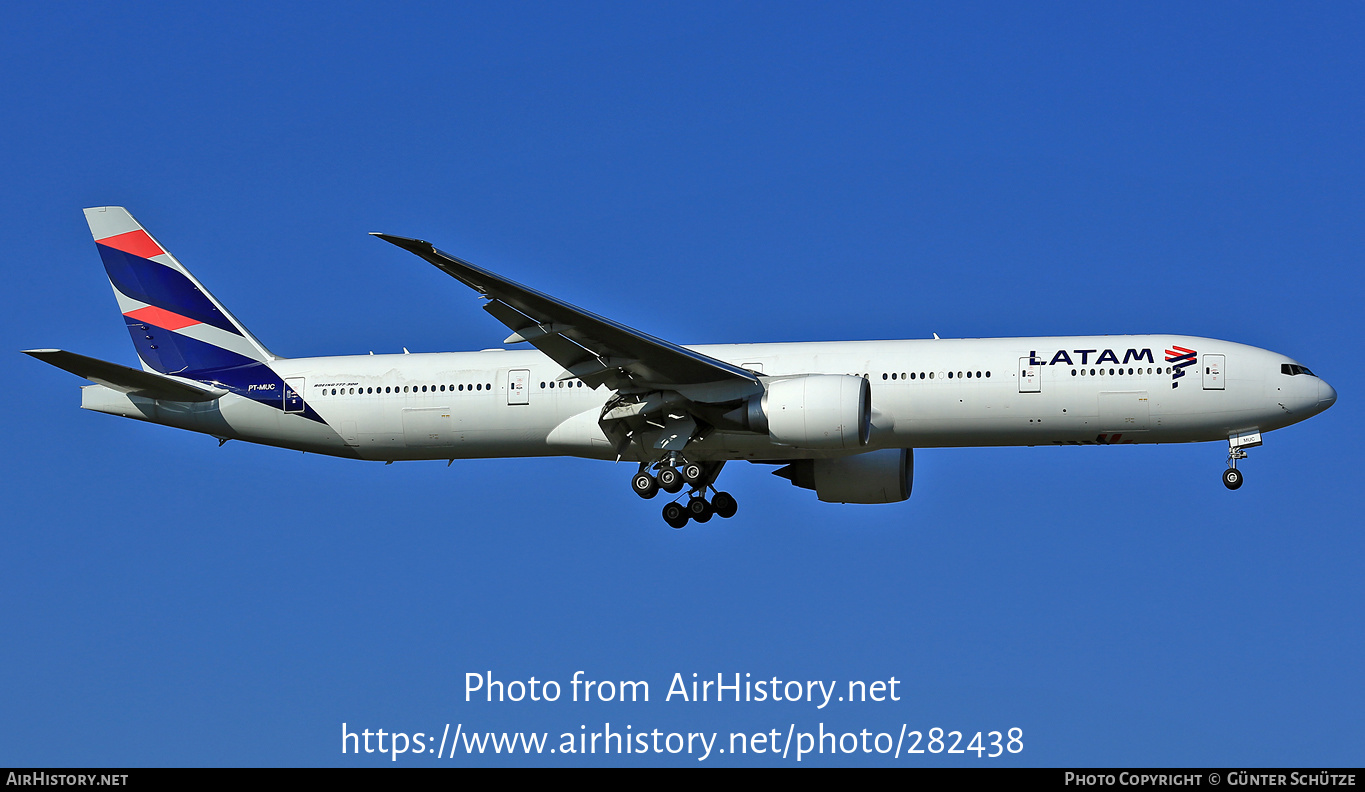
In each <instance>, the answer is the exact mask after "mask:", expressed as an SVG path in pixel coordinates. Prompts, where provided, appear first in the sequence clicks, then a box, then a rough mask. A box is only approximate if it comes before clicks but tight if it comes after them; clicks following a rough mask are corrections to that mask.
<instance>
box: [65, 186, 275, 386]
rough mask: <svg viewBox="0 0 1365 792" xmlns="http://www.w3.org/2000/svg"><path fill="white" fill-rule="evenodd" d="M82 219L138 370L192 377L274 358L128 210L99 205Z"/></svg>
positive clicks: (86, 212) (88, 210)
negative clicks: (125, 327) (139, 361)
mask: <svg viewBox="0 0 1365 792" xmlns="http://www.w3.org/2000/svg"><path fill="white" fill-rule="evenodd" d="M85 219H86V222H88V223H89V224H90V234H91V235H92V236H93V237H94V238H95V246H96V248H98V249H99V252H100V258H101V259H103V260H104V269H105V271H106V272H107V273H108V274H109V283H110V285H111V286H113V287H114V296H115V297H116V298H117V299H118V307H119V311H120V312H121V313H122V314H123V318H124V321H125V322H126V323H127V325H128V332H129V334H130V335H131V336H132V338H133V346H134V347H136V348H137V354H138V357H139V358H141V359H142V364H143V366H144V367H145V368H147V369H150V370H152V371H157V372H160V373H162V374H177V375H181V376H194V375H195V374H197V373H199V372H206V371H218V370H222V369H231V368H236V367H239V366H247V365H253V364H257V363H264V362H267V361H270V360H273V359H274V357H275V356H274V355H272V354H270V352H269V350H267V349H266V348H265V346H264V345H263V344H261V342H260V341H258V340H257V339H256V337H255V336H253V335H252V334H251V333H250V331H248V330H247V329H246V328H245V327H243V326H242V323H241V322H239V321H237V319H236V317H234V316H233V315H232V314H231V313H229V312H228V310H227V309H226V308H224V307H223V305H222V303H220V302H218V300H216V299H215V298H214V296H213V295H212V294H209V291H208V289H205V288H204V286H203V284H201V283H200V282H199V281H198V280H196V279H195V277H194V276H193V275H191V274H190V271H189V270H187V269H185V267H184V265H182V264H181V263H180V262H179V261H177V260H176V258H175V257H174V256H172V255H171V254H170V253H168V252H167V251H166V248H164V247H162V246H161V243H159V242H157V241H156V240H155V239H154V238H152V235H151V234H148V233H147V231H146V230H145V229H143V227H142V226H141V225H140V224H139V223H138V222H137V221H136V220H134V219H133V216H132V215H130V214H128V210H126V209H124V208H123V207H121V206H99V207H95V208H91V209H86V210H85Z"/></svg>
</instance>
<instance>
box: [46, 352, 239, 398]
mask: <svg viewBox="0 0 1365 792" xmlns="http://www.w3.org/2000/svg"><path fill="white" fill-rule="evenodd" d="M23 352H24V354H25V355H29V356H31V357H35V358H38V359H39V360H41V361H43V362H44V363H50V364H52V365H54V366H56V367H57V368H59V369H62V370H63V371H69V372H71V373H72V374H75V375H76V376H78V377H85V378H86V379H88V380H90V381H91V382H94V383H96V384H98V385H103V386H105V387H106V388H113V389H114V390H116V391H119V392H121V393H128V394H131V395H133V396H142V397H144V398H147V399H163V400H165V401H177V402H205V401H213V400H214V399H217V398H219V397H220V396H223V395H225V394H226V393H227V391H225V390H217V389H214V388H206V387H204V386H202V385H195V384H192V383H188V382H184V381H182V380H178V379H174V378H171V377H167V376H163V375H161V374H155V373H153V372H150V371H140V370H138V369H134V368H128V367H127V366H120V365H119V364H117V363H110V362H108V361H104V360H98V359H96V358H92V357H86V356H85V355H77V354H76V353H75V352H67V351H65V350H61V349H25V350H23Z"/></svg>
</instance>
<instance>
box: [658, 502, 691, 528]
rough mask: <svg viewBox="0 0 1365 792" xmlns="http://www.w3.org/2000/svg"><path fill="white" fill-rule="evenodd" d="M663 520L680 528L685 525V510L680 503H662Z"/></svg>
mask: <svg viewBox="0 0 1365 792" xmlns="http://www.w3.org/2000/svg"><path fill="white" fill-rule="evenodd" d="M664 522H666V523H668V524H669V525H671V526H673V527H674V528H681V527H683V526H684V525H687V510H686V509H684V508H683V507H682V504H680V503H676V502H675V503H667V504H664Z"/></svg>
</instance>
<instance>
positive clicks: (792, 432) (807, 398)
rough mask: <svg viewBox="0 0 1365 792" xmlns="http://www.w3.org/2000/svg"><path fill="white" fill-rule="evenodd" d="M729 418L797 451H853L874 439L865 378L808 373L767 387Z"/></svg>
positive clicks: (768, 383) (776, 381) (770, 382)
mask: <svg viewBox="0 0 1365 792" xmlns="http://www.w3.org/2000/svg"><path fill="white" fill-rule="evenodd" d="M727 417H728V418H733V419H737V420H738V421H739V422H740V423H741V424H742V425H743V426H744V428H745V429H748V430H749V431H753V432H767V434H768V436H769V437H771V438H772V440H773V442H774V443H778V444H780V445H788V446H795V447H797V448H820V449H853V448H858V447H859V446H865V445H867V441H868V438H869V437H871V435H872V388H871V386H870V385H868V383H867V380H866V379H865V378H863V377H854V376H849V375H845V374H807V375H805V376H800V377H787V378H784V379H774V380H770V381H768V382H767V383H765V388H764V391H763V395H762V396H756V397H753V398H751V399H749V400H748V401H747V402H746V403H745V405H744V406H743V407H741V408H740V409H739V410H736V411H734V412H732V413H731V414H730V415H729V416H727Z"/></svg>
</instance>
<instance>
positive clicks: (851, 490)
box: [774, 448, 915, 503]
mask: <svg viewBox="0 0 1365 792" xmlns="http://www.w3.org/2000/svg"><path fill="white" fill-rule="evenodd" d="M774 475H778V476H781V477H782V478H785V479H790V480H791V483H792V484H794V485H796V486H798V487H801V488H802V489H808V490H815V495H816V497H818V498H819V499H820V500H822V501H824V502H826V503H898V502H900V501H903V500H905V499H906V498H909V497H910V487H911V484H912V483H913V481H914V478H915V452H914V449H910V448H884V449H882V450H880V451H868V452H867V453H865V454H854V455H853V456H846V457H836V458H834V459H801V460H798V461H796V462H793V463H791V464H790V465H787V466H786V467H784V468H782V469H780V470H777V471H775V473H774Z"/></svg>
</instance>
